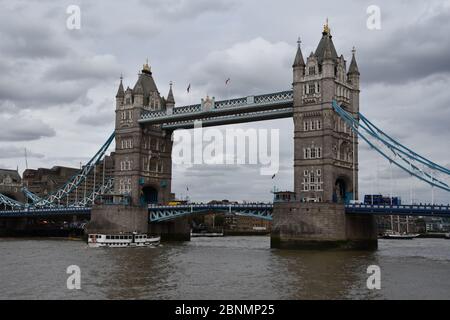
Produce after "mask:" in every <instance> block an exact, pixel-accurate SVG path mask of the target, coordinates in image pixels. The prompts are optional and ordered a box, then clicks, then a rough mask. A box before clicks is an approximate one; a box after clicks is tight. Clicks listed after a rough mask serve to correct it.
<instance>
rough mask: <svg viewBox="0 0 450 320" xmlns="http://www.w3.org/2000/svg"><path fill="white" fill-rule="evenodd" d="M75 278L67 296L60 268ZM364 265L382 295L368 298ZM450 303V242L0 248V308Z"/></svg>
mask: <svg viewBox="0 0 450 320" xmlns="http://www.w3.org/2000/svg"><path fill="white" fill-rule="evenodd" d="M69 265H77V266H79V267H80V269H81V289H80V290H69V289H67V285H66V281H67V278H68V277H69V274H67V273H66V268H67V267H68V266H69ZM369 265H378V266H379V267H380V268H381V289H380V290H369V289H367V286H366V280H367V278H368V276H369V274H367V273H366V271H367V267H368V266H369ZM422 298H423V299H450V240H445V239H414V240H380V241H379V250H378V251H376V252H358V251H325V252H323V251H322V252H321V251H291V250H286V251H285V250H276V249H270V238H269V237H262V236H258V237H223V238H193V239H192V241H190V242H184V243H164V244H163V245H162V246H160V247H158V248H114V249H105V248H97V249H93V248H87V246H86V244H85V243H84V242H81V241H74V240H62V239H0V299H422Z"/></svg>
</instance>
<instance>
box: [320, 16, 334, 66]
mask: <svg viewBox="0 0 450 320" xmlns="http://www.w3.org/2000/svg"><path fill="white" fill-rule="evenodd" d="M331 38H332V37H331V32H330V27H329V26H328V18H327V21H326V24H325V25H324V26H323V32H322V38H321V39H320V42H319V44H318V46H317V48H316V51H315V52H314V55H315V56H316V57H317V59H318V60H319V63H320V64H321V63H322V61H323V60H324V59H325V56H327V58H328V59H330V58H331V59H333V60H336V59H337V57H338V55H337V52H336V48H335V47H334V44H333V40H331Z"/></svg>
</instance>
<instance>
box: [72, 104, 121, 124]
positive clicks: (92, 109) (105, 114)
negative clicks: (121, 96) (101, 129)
mask: <svg viewBox="0 0 450 320" xmlns="http://www.w3.org/2000/svg"><path fill="white" fill-rule="evenodd" d="M114 108H115V105H114V103H113V101H112V100H111V99H105V100H104V101H103V102H102V103H101V104H100V105H98V106H88V107H87V108H86V109H88V110H89V111H88V112H87V113H86V112H85V113H84V114H83V115H82V116H81V117H79V118H78V120H77V123H79V124H80V125H88V126H94V127H97V126H104V125H110V124H111V123H113V122H114Z"/></svg>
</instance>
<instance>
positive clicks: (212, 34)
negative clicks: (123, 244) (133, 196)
mask: <svg viewBox="0 0 450 320" xmlns="http://www.w3.org/2000/svg"><path fill="white" fill-rule="evenodd" d="M0 3H1V7H2V10H1V11H0V52H1V55H0V71H1V72H0V168H6V169H16V167H17V166H18V167H19V171H20V173H22V172H23V170H24V169H25V159H24V149H25V148H27V151H28V166H29V168H38V167H52V166H55V165H62V166H70V167H79V164H80V162H83V163H84V162H86V161H87V160H88V159H89V158H90V157H91V156H92V155H93V154H94V153H95V152H96V150H97V149H98V148H99V147H100V146H101V145H102V143H103V142H104V141H105V140H106V138H107V137H108V136H109V134H110V133H111V132H112V130H113V129H114V116H115V113H114V109H115V98H114V97H115V94H116V91H117V88H118V85H119V77H120V75H121V74H123V77H124V80H123V82H124V86H125V88H126V87H127V86H130V87H133V86H134V84H135V82H136V80H137V74H138V72H139V71H140V70H141V69H142V65H143V64H144V63H145V61H146V59H148V61H149V64H150V66H151V68H152V72H153V76H154V79H155V81H156V84H157V86H158V89H159V91H160V93H161V95H163V96H167V93H168V90H169V83H170V81H173V91H174V97H175V101H176V105H177V106H180V105H184V104H194V103H199V102H200V99H201V98H203V97H205V96H206V95H207V94H209V95H210V96H214V97H215V98H216V100H222V99H228V98H233V97H241V96H247V95H254V94H255V95H256V94H262V93H270V92H275V91H281V90H288V89H290V88H291V83H292V67H291V66H292V63H293V60H294V56H295V52H296V47H297V39H298V37H301V40H302V51H303V55H304V58H305V59H306V56H308V55H309V53H310V52H311V51H314V50H315V48H316V46H317V44H318V42H319V39H320V37H321V32H322V27H323V24H324V23H325V19H326V18H328V20H329V26H330V28H331V34H332V35H333V41H334V44H335V46H336V49H337V51H338V54H339V55H340V54H343V55H344V57H345V59H346V60H347V66H348V65H349V62H350V57H351V50H352V47H353V46H355V47H356V59H357V62H358V66H359V70H360V72H361V82H362V83H361V101H360V110H361V112H362V113H363V114H365V115H366V116H367V117H368V118H369V119H371V120H372V121H373V122H374V123H375V124H376V125H377V126H379V127H380V128H382V129H384V130H385V131H386V132H387V133H389V134H390V135H392V136H394V137H395V138H397V139H398V140H400V141H401V142H402V143H404V144H405V145H407V146H409V147H411V148H412V149H414V150H415V151H417V152H418V153H420V154H421V155H424V156H426V157H427V158H430V159H431V160H433V161H435V162H437V163H439V164H441V165H443V166H446V167H447V168H449V167H450V142H449V141H450V139H449V137H450V125H449V119H450V107H449V105H450V91H449V90H448V88H449V87H450V59H449V58H448V57H449V55H450V42H449V41H448V40H447V39H448V34H449V33H450V1H427V2H424V1H418V0H415V1H408V2H405V1H396V2H393V1H377V3H372V2H371V1H355V0H350V1H346V2H333V1H327V2H326V3H321V4H320V5H318V4H316V3H313V2H310V1H277V2H274V1H269V0H258V1H257V0H248V1H244V2H242V1H237V0H215V1H210V0H189V1H185V0H153V1H143V0H131V1H127V2H115V3H111V2H107V1H96V2H92V1H76V2H73V1H59V2H57V3H56V2H53V1H48V0H44V1H39V2H37V1H31V0H28V1H22V0H18V1H5V0H0ZM344 3H345V4H344ZM72 4H75V5H78V6H79V7H80V9H81V29H80V30H69V29H67V28H66V19H67V17H68V14H67V13H66V9H67V7H68V6H69V5H72ZM372 4H375V5H378V6H379V7H380V9H381V30H369V29H368V28H367V27H366V20H367V18H368V14H367V13H366V9H367V7H368V6H369V5H372ZM228 79H230V80H229V81H228V83H227V84H226V82H227V80H228ZM188 85H190V86H191V87H190V90H189V93H188V92H187V87H188ZM233 127H235V128H244V129H245V128H279V129H280V160H281V167H280V172H279V173H278V174H276V176H275V177H274V179H271V177H270V176H262V175H260V174H259V171H260V170H259V169H260V167H259V166H257V165H252V166H248V165H243V166H236V165H234V166H231V165H228V166H227V165H215V166H211V165H198V166H194V167H192V168H183V167H181V166H178V165H174V166H173V185H172V188H173V190H172V191H173V192H175V193H176V194H177V195H178V196H186V195H189V196H190V197H191V199H192V200H195V201H205V200H212V199H230V200H248V201H256V200H263V201H268V200H271V193H270V190H271V189H273V187H274V185H275V186H276V187H278V188H279V189H291V190H292V189H293V177H292V175H293V124H292V119H282V120H272V121H266V122H257V123H248V124H242V125H233ZM221 128H223V127H221ZM393 177H394V180H391V179H390V170H389V165H388V164H387V163H386V162H385V161H384V160H382V159H381V157H380V156H378V155H376V154H375V153H374V152H373V151H371V150H369V148H368V147H367V145H365V144H364V143H363V142H362V141H361V142H360V173H359V185H360V196H363V195H364V194H365V193H378V192H381V193H383V194H388V193H389V192H390V191H391V190H392V192H393V193H394V194H396V195H397V194H398V195H400V196H402V198H403V200H404V201H406V202H409V193H410V186H411V185H412V186H413V191H414V194H415V198H416V200H417V201H421V202H429V201H431V189H430V188H428V187H427V186H426V185H425V184H424V183H420V182H413V180H412V179H411V178H410V177H408V176H407V175H406V174H404V173H402V172H400V171H399V170H397V169H395V168H394V169H393ZM449 182H450V181H449ZM187 186H188V189H189V191H187ZM435 201H436V202H443V203H448V202H450V195H449V193H445V192H443V191H439V190H435Z"/></svg>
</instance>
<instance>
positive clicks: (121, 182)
mask: <svg viewBox="0 0 450 320" xmlns="http://www.w3.org/2000/svg"><path fill="white" fill-rule="evenodd" d="M174 105H175V100H174V97H173V93H172V85H171V86H170V90H169V94H168V96H167V99H165V98H164V97H161V96H160V93H159V91H158V88H157V87H156V84H155V81H154V80H153V76H152V72H151V69H150V66H149V65H148V63H146V64H144V66H143V69H142V71H141V73H140V74H139V78H138V80H137V82H136V84H135V85H134V87H133V89H130V88H129V87H128V88H127V89H126V90H124V88H123V84H122V79H121V81H120V85H119V89H118V91H117V95H116V160H115V164H116V168H115V185H114V189H115V192H116V193H121V194H124V193H128V194H131V199H132V205H134V206H143V205H145V204H148V203H165V202H167V201H169V199H170V198H171V176H172V159H171V153H172V141H171V134H172V133H171V132H167V131H165V130H162V129H161V127H160V126H159V125H154V126H142V125H141V124H139V119H140V117H141V114H142V113H145V112H147V111H152V112H154V111H165V110H166V108H173V107H174Z"/></svg>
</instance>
